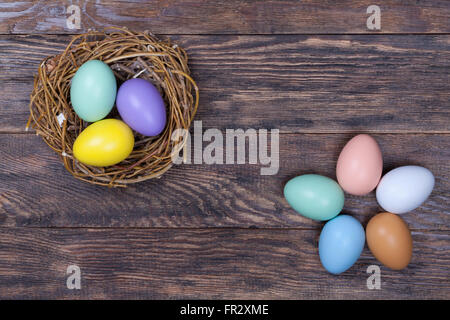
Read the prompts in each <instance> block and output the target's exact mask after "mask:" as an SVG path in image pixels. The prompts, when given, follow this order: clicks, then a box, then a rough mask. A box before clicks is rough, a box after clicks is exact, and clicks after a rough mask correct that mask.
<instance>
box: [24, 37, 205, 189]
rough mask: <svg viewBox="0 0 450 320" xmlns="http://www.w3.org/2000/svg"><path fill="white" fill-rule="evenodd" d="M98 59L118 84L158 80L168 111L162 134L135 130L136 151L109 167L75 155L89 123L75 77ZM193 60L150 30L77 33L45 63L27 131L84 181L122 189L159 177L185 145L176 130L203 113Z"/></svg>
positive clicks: (41, 67)
mask: <svg viewBox="0 0 450 320" xmlns="http://www.w3.org/2000/svg"><path fill="white" fill-rule="evenodd" d="M93 59H97V60H101V61H103V62H105V63H106V64H108V65H109V66H110V67H111V69H112V70H113V72H114V74H115V76H116V79H117V80H118V82H119V83H118V85H120V84H121V83H122V82H123V81H125V80H128V79H131V78H136V77H139V78H143V79H147V80H149V81H150V82H152V83H153V84H154V85H155V86H156V87H157V88H158V89H159V90H160V92H161V94H162V96H163V98H164V101H165V103H166V109H167V125H166V128H165V129H164V131H163V132H162V133H161V134H160V135H158V136H156V137H145V136H142V135H140V134H138V133H136V132H135V133H134V134H135V145H134V149H133V152H132V153H131V154H130V156H129V157H128V158H127V159H125V160H124V161H122V162H121V163H119V164H117V165H114V166H109V167H94V166H88V165H84V164H82V163H80V162H79V161H77V160H76V159H75V158H74V157H73V153H72V146H73V143H74V141H75V139H76V138H77V136H78V135H79V134H80V133H81V131H82V130H83V129H85V128H86V127H87V126H88V125H89V123H87V122H85V121H83V120H81V119H80V118H79V117H78V116H77V115H76V113H75V112H74V110H73V108H72V106H71V102H70V84H71V79H72V77H73V76H74V75H75V72H76V71H77V70H78V68H79V67H80V66H81V65H82V64H83V63H85V62H86V61H88V60H93ZM187 61H188V58H187V55H186V52H185V51H184V50H183V49H182V48H180V47H178V46H177V45H173V44H172V43H171V42H170V40H164V41H162V40H159V39H157V38H156V37H155V36H153V35H152V34H150V33H148V32H132V31H129V30H127V29H116V28H113V29H108V30H106V31H105V32H93V31H92V32H88V33H85V34H81V35H77V36H75V37H74V38H73V39H72V41H71V42H70V43H69V45H68V46H67V48H66V49H65V50H64V52H63V53H62V54H59V55H56V56H52V57H48V58H47V59H45V60H44V61H43V62H42V63H41V65H40V66H39V70H38V75H37V76H36V77H35V80H34V89H33V92H32V94H31V101H30V119H29V121H28V124H27V129H28V128H29V127H30V126H31V127H33V128H34V129H35V130H36V132H37V134H39V135H40V136H42V138H43V139H44V141H45V142H46V143H47V144H48V145H49V146H50V148H52V149H53V150H54V151H56V152H57V153H58V154H59V155H60V157H61V159H62V161H63V163H64V166H65V167H66V169H67V170H68V171H69V172H70V173H71V174H72V175H73V176H75V177H76V178H78V179H81V180H84V181H87V182H90V183H93V184H98V185H105V186H115V187H116V186H126V185H127V184H130V183H136V182H140V181H144V180H147V179H151V178H157V177H159V176H161V175H162V174H163V173H164V172H166V171H167V170H168V169H169V168H170V167H171V166H172V155H173V154H174V153H178V152H179V151H180V149H181V147H182V143H180V142H182V141H183V137H182V136H180V137H179V139H178V140H176V141H172V139H171V137H172V133H173V132H174V130H176V129H187V130H188V129H189V126H190V124H191V122H192V120H193V118H194V115H195V113H196V111H197V106H198V88H197V85H196V84H195V82H194V80H193V79H192V78H191V77H190V76H189V68H188V66H187ZM113 110H116V108H114V109H113ZM107 118H119V115H118V112H117V111H113V112H112V113H111V114H110V115H109V116H108V117H107ZM185 140H186V139H184V141H185Z"/></svg>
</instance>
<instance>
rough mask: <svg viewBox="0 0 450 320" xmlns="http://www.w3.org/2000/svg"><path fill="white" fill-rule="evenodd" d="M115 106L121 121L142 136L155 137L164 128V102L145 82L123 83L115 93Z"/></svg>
mask: <svg viewBox="0 0 450 320" xmlns="http://www.w3.org/2000/svg"><path fill="white" fill-rule="evenodd" d="M116 105H117V109H118V110H119V113H120V116H121V117H122V119H123V121H124V122H125V123H126V124H128V125H129V126H130V127H131V128H132V129H133V130H135V131H137V132H139V133H141V134H143V135H144V136H157V135H158V134H160V133H161V132H162V131H163V130H164V127H165V126H166V108H165V106H164V100H163V98H162V97H161V95H160V93H159V91H158V89H156V87H155V86H154V85H153V84H151V83H150V82H148V81H147V80H144V79H138V78H137V79H130V80H127V81H125V82H124V83H123V84H122V85H121V86H120V88H119V92H118V93H117V98H116Z"/></svg>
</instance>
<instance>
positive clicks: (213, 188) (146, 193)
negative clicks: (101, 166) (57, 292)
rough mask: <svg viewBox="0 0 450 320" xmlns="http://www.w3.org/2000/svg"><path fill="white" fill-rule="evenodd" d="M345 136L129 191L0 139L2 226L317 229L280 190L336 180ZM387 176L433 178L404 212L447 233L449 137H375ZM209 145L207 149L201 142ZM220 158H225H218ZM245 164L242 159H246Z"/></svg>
mask: <svg viewBox="0 0 450 320" xmlns="http://www.w3.org/2000/svg"><path fill="white" fill-rule="evenodd" d="M351 137H352V134H326V135H315V134H307V135H298V134H283V135H280V138H279V139H280V150H279V153H280V169H279V172H278V174H277V175H273V176H262V175H260V169H261V168H262V167H263V166H262V165H250V164H244V165H242V164H241V165H239V164H234V165H227V164H223V165H206V164H203V165H196V164H191V165H180V166H175V167H173V168H172V169H171V170H169V171H168V172H167V173H166V174H165V175H164V176H163V177H162V178H161V179H158V180H153V181H148V182H144V183H140V184H136V185H131V186H130V187H129V188H127V189H121V188H120V189H108V188H105V187H98V186H92V185H90V184H87V183H85V182H82V181H78V180H76V179H75V178H73V177H72V176H71V175H70V174H69V173H68V172H67V171H66V170H65V168H64V166H63V165H62V163H61V161H60V160H59V158H58V156H57V155H56V153H54V152H53V151H52V150H50V148H49V147H48V146H47V145H46V144H45V143H44V142H43V141H42V140H41V138H40V137H38V136H35V135H30V134H9V135H0V181H2V183H1V184H0V224H1V225H2V226H30V227H31V226H41V227H55V226H58V227H69V226H72V227H89V226H91V227H194V228H195V227H287V228H289V227H317V226H319V225H320V223H317V222H313V221H311V220H309V219H306V218H303V217H301V216H300V215H298V214H296V213H295V212H294V211H293V210H292V209H291V208H290V207H289V205H288V204H287V202H286V201H285V200H284V197H283V187H284V184H285V183H286V182H287V181H288V180H289V179H290V178H292V177H294V176H296V175H299V174H304V173H318V174H324V175H326V176H329V177H332V178H335V165H336V160H337V157H338V155H339V152H340V150H341V148H342V147H343V146H344V144H345V143H346V141H347V140H348V139H350V138H351ZM374 137H375V138H376V139H377V141H378V142H379V143H380V145H381V148H382V151H383V156H384V162H385V166H384V168H385V171H386V170H390V169H393V168H394V167H397V166H400V165H406V164H417V165H422V166H425V167H427V168H429V169H430V170H431V171H432V172H433V173H434V175H435V176H436V187H435V189H434V191H433V193H432V195H431V197H430V198H429V199H428V200H427V201H426V203H425V204H423V205H422V206H421V207H420V208H418V209H416V210H414V212H411V213H408V214H405V215H403V217H404V218H405V220H406V221H407V222H408V223H409V225H410V227H411V228H413V229H431V230H449V227H450V211H449V206H448V195H449V194H450V163H449V161H448V159H449V158H450V135H432V134H425V135H423V134H416V135H410V134H407V135H403V134H393V135H391V134H381V135H374ZM204 145H205V146H206V145H207V143H204ZM224 154H226V152H224ZM246 162H247V163H248V159H247V161H246ZM380 210H381V209H380V208H379V207H378V204H377V202H376V199H375V195H374V193H372V194H370V195H368V196H365V197H355V196H347V199H346V202H345V208H344V211H343V212H347V213H350V214H352V215H354V216H356V217H357V218H358V219H360V221H361V222H363V223H364V224H365V223H366V222H367V221H368V219H370V217H372V216H373V215H374V214H376V213H378V212H379V211H380Z"/></svg>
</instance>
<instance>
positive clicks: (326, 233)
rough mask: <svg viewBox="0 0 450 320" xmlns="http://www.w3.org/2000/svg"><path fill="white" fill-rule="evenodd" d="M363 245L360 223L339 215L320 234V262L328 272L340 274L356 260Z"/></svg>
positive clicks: (363, 235)
mask: <svg viewBox="0 0 450 320" xmlns="http://www.w3.org/2000/svg"><path fill="white" fill-rule="evenodd" d="M364 243H365V233H364V228H363V227H362V225H361V223H359V221H358V220H356V219H355V218H353V217H351V216H348V215H339V216H337V217H336V218H334V219H332V220H330V221H328V222H327V223H326V224H325V226H324V227H323V229H322V232H321V233H320V239H319V256H320V261H321V262H322V265H323V267H324V268H325V269H326V270H327V271H328V272H330V273H333V274H339V273H342V272H344V271H346V270H347V269H349V268H350V267H351V266H352V265H353V264H354V263H355V262H356V261H357V260H358V258H359V256H360V255H361V252H362V250H363V248H364Z"/></svg>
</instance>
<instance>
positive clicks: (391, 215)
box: [284, 134, 434, 274]
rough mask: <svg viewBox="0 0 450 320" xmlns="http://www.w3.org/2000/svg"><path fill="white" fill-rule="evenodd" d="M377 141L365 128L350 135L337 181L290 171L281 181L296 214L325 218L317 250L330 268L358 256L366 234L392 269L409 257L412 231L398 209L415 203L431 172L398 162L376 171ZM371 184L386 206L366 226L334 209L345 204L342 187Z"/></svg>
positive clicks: (356, 189)
mask: <svg viewBox="0 0 450 320" xmlns="http://www.w3.org/2000/svg"><path fill="white" fill-rule="evenodd" d="M382 171H383V159H382V154H381V150H380V147H379V145H378V143H377V142H376V141H375V139H374V138H372V137H371V136H369V135H367V134H360V135H357V136H355V137H353V138H352V139H351V140H350V141H349V142H348V143H347V144H346V145H345V146H344V148H343V149H342V151H341V153H340V155H339V158H338V161H337V165H336V176H337V180H338V182H336V181H334V180H333V179H330V178H328V177H324V176H321V175H316V174H306V175H301V176H298V177H295V178H293V179H291V180H289V181H288V182H287V184H286V185H285V187H284V196H285V198H286V200H287V202H288V203H289V205H290V206H291V207H292V208H293V209H294V210H295V211H297V212H298V213H299V214H301V215H303V216H305V217H307V218H310V219H313V220H319V221H327V220H329V221H328V222H327V223H326V224H325V225H324V227H323V229H322V231H321V233H320V238H319V256H320V261H321V263H322V265H323V266H324V268H325V269H326V270H327V271H328V272H330V273H333V274H339V273H342V272H344V271H346V270H347V269H349V268H350V267H351V266H352V265H353V264H354V263H355V262H356V261H357V260H358V258H359V256H360V255H361V253H362V250H363V248H364V244H365V240H366V239H367V244H368V247H369V249H370V251H371V252H372V254H373V255H374V256H375V258H377V259H378V260H379V261H380V262H381V263H382V264H384V265H385V266H387V267H388V268H390V269H393V270H400V269H403V268H405V267H406V266H407V265H408V264H409V262H410V260H411V257H412V237H411V232H410V230H409V229H408V226H407V225H406V223H405V222H404V221H403V219H402V218H400V217H399V216H398V215H399V214H403V213H406V212H409V211H411V210H414V209H415V208H417V207H419V206H420V205H421V204H422V203H423V202H424V201H425V200H426V199H427V198H428V196H429V195H430V194H431V191H432V190H433V187H434V176H433V174H432V173H431V172H430V171H429V170H428V169H426V168H423V167H420V166H403V167H398V168H396V169H393V170H391V171H389V172H388V173H387V174H385V175H384V176H383V177H381V175H382ZM375 188H376V198H377V201H378V204H379V205H380V206H381V207H382V208H383V209H384V210H385V211H386V212H382V213H379V214H377V215H375V216H374V217H372V218H371V220H370V221H369V223H368V224H367V227H366V231H365V232H364V228H363V226H362V225H361V223H360V222H359V221H358V220H357V219H355V218H353V217H351V216H349V215H338V214H339V213H340V212H341V210H342V209H343V207H344V191H345V192H347V193H349V194H352V195H358V196H361V195H366V194H368V193H370V192H371V191H373V190H374V189H375Z"/></svg>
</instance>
